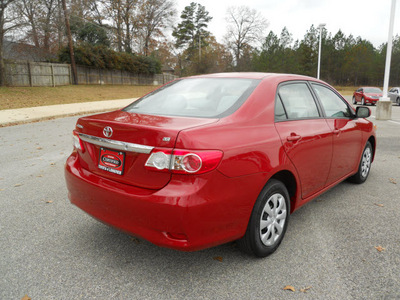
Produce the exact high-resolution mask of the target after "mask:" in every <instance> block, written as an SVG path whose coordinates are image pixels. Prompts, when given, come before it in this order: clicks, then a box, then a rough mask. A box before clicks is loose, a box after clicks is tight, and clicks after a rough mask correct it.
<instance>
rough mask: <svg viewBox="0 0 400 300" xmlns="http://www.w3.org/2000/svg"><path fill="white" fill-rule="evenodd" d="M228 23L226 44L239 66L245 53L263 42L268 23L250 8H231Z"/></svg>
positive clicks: (228, 12)
mask: <svg viewBox="0 0 400 300" xmlns="http://www.w3.org/2000/svg"><path fill="white" fill-rule="evenodd" d="M226 21H227V23H228V27H227V33H226V35H225V40H226V44H227V46H228V48H229V49H231V51H232V52H233V54H234V58H235V60H236V65H237V66H238V65H239V63H240V60H241V58H242V55H243V53H244V51H246V52H247V51H248V49H249V47H252V46H253V45H254V43H255V42H258V41H260V40H261V38H262V35H263V33H264V30H265V29H266V28H267V27H268V21H267V20H266V19H265V18H264V17H263V16H262V15H261V14H260V13H259V12H257V11H256V10H255V9H251V8H249V7H248V6H239V7H236V6H231V7H229V8H228V10H227V12H226Z"/></svg>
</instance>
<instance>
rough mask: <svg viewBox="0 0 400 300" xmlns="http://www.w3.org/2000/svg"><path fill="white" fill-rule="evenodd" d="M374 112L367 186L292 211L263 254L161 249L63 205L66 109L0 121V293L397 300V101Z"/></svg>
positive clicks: (69, 124) (231, 247)
mask: <svg viewBox="0 0 400 300" xmlns="http://www.w3.org/2000/svg"><path fill="white" fill-rule="evenodd" d="M122 106H124V105H121V107H122ZM371 109H372V113H373V116H374V114H375V108H374V107H371ZM373 116H372V117H371V118H370V119H371V120H372V121H373V122H374V123H375V125H376V127H377V136H378V143H377V153H376V157H375V161H374V163H373V165H372V169H371V173H370V176H369V178H368V180H367V182H366V183H364V184H362V185H356V184H351V183H348V182H343V183H341V184H339V185H338V186H336V187H335V188H333V189H331V190H330V191H328V192H326V193H324V194H323V195H321V196H320V197H318V198H317V199H315V200H314V201H312V202H310V203H309V204H307V205H305V206H304V207H302V208H301V209H299V210H298V211H296V212H295V213H294V214H293V215H292V216H291V219H290V223H289V227H288V230H287V233H286V236H285V239H284V240H283V242H282V244H281V246H280V248H279V249H278V250H277V252H275V253H274V254H273V255H272V256H269V257H267V258H265V259H256V258H253V257H250V256H248V255H246V254H243V253H242V252H240V250H239V249H238V248H237V246H236V244H235V243H234V242H232V243H228V244H225V245H222V246H219V247H214V248H211V249H207V250H203V251H199V252H193V253H185V252H179V251H175V250H170V249H165V248H160V247H157V246H154V245H152V244H150V243H148V242H146V241H143V240H138V239H136V238H133V237H131V236H129V235H127V234H124V233H122V232H120V231H118V230H116V229H113V228H110V227H108V226H106V225H104V224H102V223H100V222H98V221H96V220H94V219H92V218H91V217H89V216H88V215H86V214H85V213H84V212H83V211H81V210H80V209H78V208H76V207H75V206H73V205H72V204H70V203H69V200H68V199H67V190H66V187H65V182H64V172H63V167H64V163H65V160H66V158H67V156H68V155H69V154H70V152H71V151H72V136H71V131H72V129H73V128H74V125H75V122H76V120H77V118H78V117H77V116H74V117H67V118H58V119H54V120H46V121H41V122H35V123H30V124H21V125H15V126H7V127H3V128H0V150H1V157H2V159H1V168H0V254H1V255H0V274H1V276H0V299H6V300H8V299H21V298H22V297H23V296H24V295H28V296H29V297H31V298H32V300H36V299H400V234H399V232H400V222H399V220H400V196H399V195H400V151H399V149H400V137H399V132H400V107H396V106H393V114H392V120H390V121H377V120H375V119H374V118H373ZM379 250H381V251H379ZM287 285H290V286H293V287H294V288H295V292H292V291H289V290H284V287H285V286H287ZM301 289H303V291H301Z"/></svg>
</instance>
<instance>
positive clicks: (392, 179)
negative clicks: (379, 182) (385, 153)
mask: <svg viewBox="0 0 400 300" xmlns="http://www.w3.org/2000/svg"><path fill="white" fill-rule="evenodd" d="M389 181H390V182H391V183H393V184H397V182H396V180H395V179H394V178H389Z"/></svg>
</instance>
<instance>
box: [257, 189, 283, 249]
mask: <svg viewBox="0 0 400 300" xmlns="http://www.w3.org/2000/svg"><path fill="white" fill-rule="evenodd" d="M286 216H287V208H286V201H285V197H283V196H282V195H281V194H279V193H277V194H273V195H272V196H271V197H269V199H268V200H267V202H266V203H265V206H264V208H263V210H262V212H261V218H260V239H261V241H262V243H263V244H264V245H265V246H269V247H270V246H273V245H275V244H276V243H277V241H279V237H280V236H282V234H283V229H284V227H285V222H286Z"/></svg>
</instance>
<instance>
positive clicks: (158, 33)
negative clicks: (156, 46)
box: [136, 0, 176, 56]
mask: <svg viewBox="0 0 400 300" xmlns="http://www.w3.org/2000/svg"><path fill="white" fill-rule="evenodd" d="M138 10H139V11H138V15H137V18H136V19H137V23H136V26H137V28H138V31H139V37H140V38H141V39H142V40H143V49H142V52H143V54H144V55H146V56H148V55H149V54H150V53H151V49H150V45H151V42H152V41H154V39H155V38H156V37H163V36H164V34H163V30H165V28H167V27H168V26H170V25H172V22H173V19H174V17H175V15H176V10H175V5H174V2H173V1H171V0H142V1H141V3H140V4H139V8H138Z"/></svg>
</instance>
